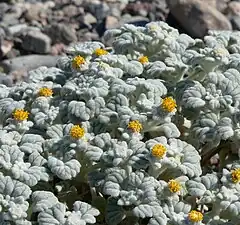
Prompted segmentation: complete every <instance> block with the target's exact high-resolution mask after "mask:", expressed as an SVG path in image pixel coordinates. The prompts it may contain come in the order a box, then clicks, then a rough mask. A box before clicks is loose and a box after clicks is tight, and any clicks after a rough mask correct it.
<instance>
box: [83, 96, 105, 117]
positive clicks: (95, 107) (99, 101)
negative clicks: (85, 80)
mask: <svg viewBox="0 0 240 225" xmlns="http://www.w3.org/2000/svg"><path fill="white" fill-rule="evenodd" d="M86 106H87V107H88V108H89V109H90V111H91V112H92V113H91V114H90V118H93V117H94V116H97V115H98V114H99V113H100V111H101V108H103V107H104V106H105V101H104V99H103V98H102V97H97V98H95V99H91V100H89V101H88V102H87V104H86Z"/></svg>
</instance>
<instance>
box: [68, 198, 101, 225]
mask: <svg viewBox="0 0 240 225" xmlns="http://www.w3.org/2000/svg"><path fill="white" fill-rule="evenodd" d="M99 214H100V212H99V210H98V209H96V208H93V207H92V206H91V205H89V204H87V203H86V202H81V201H76V202H75V203H74V204H73V212H72V213H71V214H70V215H68V217H67V219H66V222H65V225H75V224H81V225H86V224H95V223H96V218H95V216H98V215H99Z"/></svg>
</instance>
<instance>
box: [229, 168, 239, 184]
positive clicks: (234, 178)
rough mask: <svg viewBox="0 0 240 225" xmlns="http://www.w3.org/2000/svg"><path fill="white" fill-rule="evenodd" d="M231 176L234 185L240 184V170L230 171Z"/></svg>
mask: <svg viewBox="0 0 240 225" xmlns="http://www.w3.org/2000/svg"><path fill="white" fill-rule="evenodd" d="M231 175H232V181H233V182H234V183H238V182H240V168H238V169H234V170H232V171H231Z"/></svg>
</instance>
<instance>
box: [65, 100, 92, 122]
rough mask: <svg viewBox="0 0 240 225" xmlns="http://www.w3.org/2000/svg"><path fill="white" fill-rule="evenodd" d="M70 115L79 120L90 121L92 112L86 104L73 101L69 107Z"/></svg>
mask: <svg viewBox="0 0 240 225" xmlns="http://www.w3.org/2000/svg"><path fill="white" fill-rule="evenodd" d="M68 113H69V116H70V117H74V118H76V119H77V120H83V121H87V120H89V119H90V115H91V110H90V109H89V108H87V107H86V104H85V102H79V101H71V102H70V103H69V105H68Z"/></svg>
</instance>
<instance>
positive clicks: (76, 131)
mask: <svg viewBox="0 0 240 225" xmlns="http://www.w3.org/2000/svg"><path fill="white" fill-rule="evenodd" d="M84 134H85V131H84V129H83V128H82V127H80V126H79V125H74V126H73V127H72V128H71V130H70V135H71V137H73V138H75V139H80V138H82V137H83V136H84Z"/></svg>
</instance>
